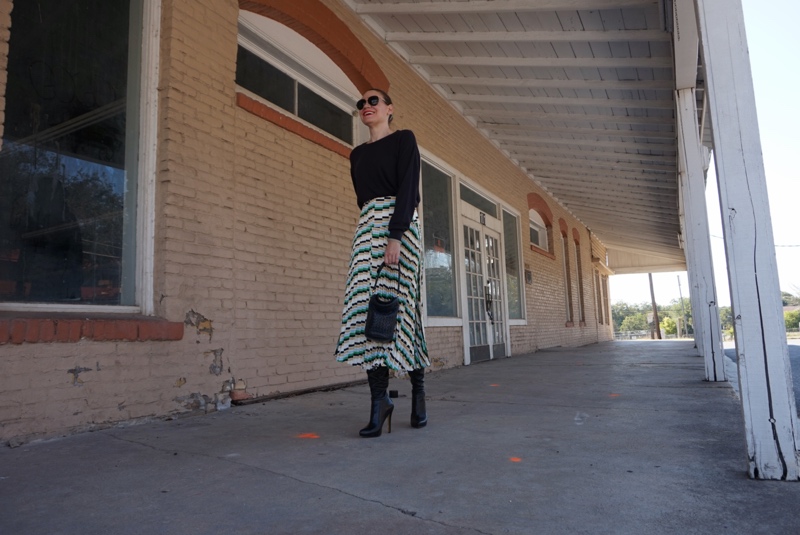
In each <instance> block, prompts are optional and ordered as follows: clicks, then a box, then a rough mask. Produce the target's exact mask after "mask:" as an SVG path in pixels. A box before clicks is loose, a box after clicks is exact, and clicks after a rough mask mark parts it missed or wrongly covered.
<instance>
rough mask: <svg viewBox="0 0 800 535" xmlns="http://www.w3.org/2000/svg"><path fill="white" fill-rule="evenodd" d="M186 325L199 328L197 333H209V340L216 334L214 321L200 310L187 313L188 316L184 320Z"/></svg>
mask: <svg viewBox="0 0 800 535" xmlns="http://www.w3.org/2000/svg"><path fill="white" fill-rule="evenodd" d="M183 323H184V325H189V326H192V327H194V328H196V329H197V334H198V335H201V334H207V335H208V341H209V342H210V341H211V337H212V336H213V335H214V325H213V322H212V321H211V320H210V319H208V318H206V317H205V316H203V315H202V314H200V313H199V312H195V311H194V310H190V311H189V312H187V313H186V318H185V319H184V320H183Z"/></svg>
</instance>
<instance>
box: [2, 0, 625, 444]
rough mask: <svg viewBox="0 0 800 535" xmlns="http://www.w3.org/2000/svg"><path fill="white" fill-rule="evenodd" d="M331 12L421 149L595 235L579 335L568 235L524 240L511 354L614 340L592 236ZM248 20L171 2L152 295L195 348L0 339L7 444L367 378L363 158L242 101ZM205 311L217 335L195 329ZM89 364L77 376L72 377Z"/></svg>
mask: <svg viewBox="0 0 800 535" xmlns="http://www.w3.org/2000/svg"><path fill="white" fill-rule="evenodd" d="M323 3H324V4H325V5H326V6H328V7H329V8H330V9H331V10H333V11H334V12H335V13H337V14H338V15H339V16H340V17H341V18H342V19H343V20H344V21H345V22H346V23H347V24H348V26H350V27H351V28H352V29H353V30H354V32H355V34H356V35H357V37H359V38H360V39H361V40H362V41H363V42H364V44H365V45H366V48H367V49H368V50H370V51H372V52H373V53H374V56H375V59H376V60H377V62H378V64H379V65H380V66H381V67H382V68H383V69H384V72H385V74H386V75H387V76H388V78H389V80H390V81H391V87H390V91H391V95H392V98H393V99H394V101H395V103H396V106H395V108H396V113H395V119H396V120H395V123H394V124H395V126H396V127H397V128H410V129H413V130H414V132H415V134H416V135H417V138H418V141H419V143H420V145H421V146H422V147H424V148H425V149H427V150H428V151H430V152H431V153H433V154H435V155H436V156H437V158H439V159H441V160H443V161H445V162H447V164H448V165H449V166H450V167H451V168H452V169H453V170H455V171H456V172H457V173H459V174H461V175H463V176H465V177H468V178H469V179H471V180H473V181H475V182H477V183H478V184H480V185H481V186H482V187H483V188H485V189H486V190H488V191H489V192H491V193H492V194H493V195H495V196H496V197H497V198H499V199H502V201H503V202H504V203H506V204H507V205H509V206H512V207H513V208H514V209H515V210H517V211H518V212H519V214H520V215H521V224H522V229H521V230H523V231H522V232H521V236H523V237H525V236H527V232H525V231H524V229H525V228H526V219H527V213H528V206H527V200H526V199H527V195H528V193H530V192H535V193H538V194H540V195H542V196H543V197H544V198H546V199H548V201H549V205H550V208H551V209H552V211H553V216H554V218H555V221H558V219H559V218H564V219H565V220H566V221H567V222H568V224H569V226H570V229H572V228H576V229H578V231H579V232H580V233H581V255H582V258H583V273H582V275H583V277H582V283H583V285H584V295H585V309H586V325H585V326H580V325H578V323H577V320H576V324H575V326H574V327H565V321H566V318H565V313H564V300H563V295H564V291H565V289H564V278H563V272H562V257H561V247H560V242H558V241H557V242H556V244H555V245H556V246H555V247H554V251H555V256H556V258H555V259H551V258H548V257H546V256H543V255H541V254H537V253H535V252H533V251H531V250H530V248H529V247H527V244H523V251H524V255H523V262H524V264H525V265H526V266H528V267H529V269H531V270H532V272H533V284H532V285H525V291H526V296H525V297H526V300H525V301H526V303H525V305H526V315H527V318H528V324H527V325H526V326H514V327H512V328H511V345H512V354H521V353H527V352H532V351H536V350H537V349H539V348H547V347H553V346H570V345H572V346H574V345H581V344H587V343H592V342H596V341H598V340H606V339H609V338H610V331H609V330H608V326H607V325H602V326H598V324H597V318H596V306H595V301H594V296H595V292H594V291H593V288H594V286H593V273H594V271H593V269H592V264H591V246H592V240H591V239H590V238H589V234H588V232H587V230H586V229H585V227H583V226H582V225H581V224H580V223H579V222H578V221H577V220H576V219H575V218H573V217H572V216H571V215H570V214H569V213H568V212H567V211H566V210H565V209H564V208H563V207H561V206H559V205H558V204H557V203H556V202H554V201H553V200H552V199H550V198H549V197H548V196H547V194H546V193H545V192H544V191H542V190H541V189H539V188H538V187H537V186H536V185H535V184H534V183H533V182H532V181H531V180H530V178H528V177H527V176H526V175H525V174H523V173H522V172H521V171H520V170H519V169H518V168H517V167H515V166H514V165H513V164H512V163H511V162H510V161H509V160H508V159H507V158H506V157H504V156H503V155H502V154H501V153H500V152H499V151H497V149H496V148H495V147H494V146H493V145H491V144H490V143H489V142H488V141H487V140H486V139H485V138H484V137H483V136H482V135H481V134H480V133H478V132H477V131H476V130H475V129H474V128H473V127H472V126H471V125H469V124H468V123H467V122H466V121H465V120H464V119H463V118H462V117H461V116H460V115H459V114H458V113H457V112H456V111H455V110H454V109H453V108H452V107H451V106H450V105H449V104H447V103H446V102H445V101H444V100H442V99H441V98H440V97H439V96H438V94H437V93H435V92H434V91H433V90H432V89H431V88H430V87H429V86H428V85H427V84H426V83H425V82H424V81H423V80H422V79H421V78H420V77H419V76H418V75H417V74H416V73H415V72H414V71H413V70H411V69H410V68H409V67H408V66H407V65H406V64H405V63H404V62H403V61H402V60H401V59H400V58H399V57H398V56H397V55H396V54H395V53H394V52H392V51H391V50H390V49H389V48H388V47H386V46H385V44H384V43H383V42H382V41H381V40H380V39H379V38H378V37H376V36H375V35H374V34H373V33H372V32H371V31H370V30H369V29H368V28H367V27H366V26H364V25H363V24H362V23H361V22H360V20H359V19H358V18H357V17H356V16H355V15H354V14H353V13H352V12H351V11H350V10H349V8H347V7H346V6H345V5H344V3H343V2H340V1H339V0H325V1H324V2H323ZM7 5H9V4H8V1H7V0H5V1H3V2H0V23H2V21H3V17H5V16H6V15H4V13H6V10H4V9H3V7H2V6H7ZM237 15H238V4H237V2H236V1H235V0H164V2H163V14H162V21H163V23H162V47H161V54H162V57H161V79H160V83H159V106H160V107H159V129H158V135H159V142H158V155H157V161H158V170H157V192H156V202H157V212H156V213H157V222H156V257H155V266H156V269H155V272H156V278H155V288H156V293H155V296H154V300H155V305H156V310H157V313H158V315H159V316H161V317H163V318H166V319H168V320H171V321H184V319H186V320H187V321H188V322H189V323H191V324H192V325H188V326H187V330H186V336H185V337H184V340H182V341H180V342H115V343H111V342H89V341H82V342H79V343H74V344H67V343H63V344H22V345H18V346H12V345H5V346H1V347H2V350H1V351H2V354H3V358H4V365H6V370H7V373H6V374H5V375H3V376H0V392H2V393H3V396H2V401H0V438H4V439H9V438H11V437H19V436H30V435H51V434H54V433H58V432H62V431H65V430H69V429H83V428H86V427H91V426H93V425H103V424H107V423H109V422H115V421H120V420H128V419H132V418H140V417H146V416H153V415H165V414H169V413H172V412H176V411H185V410H189V409H190V408H192V407H196V402H197V399H198V397H202V396H206V397H207V398H208V399H212V398H213V397H214V395H215V394H216V393H219V392H220V391H221V390H222V387H223V382H224V381H226V380H230V379H231V378H235V379H244V380H245V381H246V383H247V387H248V392H250V393H251V394H254V395H257V396H262V395H269V394H275V393H279V392H289V391H294V390H301V389H306V388H312V387H317V386H323V385H331V384H336V383H343V382H347V381H352V380H356V379H361V378H363V377H364V375H363V372H362V371H361V370H360V369H359V368H353V367H350V366H346V365H342V364H338V363H336V362H335V361H334V359H333V350H334V345H335V342H336V339H337V336H338V331H339V324H340V313H341V307H342V293H343V289H344V279H345V275H346V268H347V262H348V256H349V250H350V243H351V239H352V232H353V227H354V225H355V222H356V216H357V207H356V203H355V197H354V194H353V192H352V185H351V182H350V178H349V167H348V161H347V159H346V158H344V157H342V156H341V155H338V154H336V153H334V152H331V151H330V150H327V149H324V148H322V147H320V146H319V145H317V144H315V143H313V142H311V141H308V140H306V139H304V138H302V137H300V136H298V135H296V134H294V133H291V132H289V131H287V130H285V129H283V128H281V127H278V126H276V125H274V124H272V123H270V122H268V121H265V120H263V119H261V118H259V117H257V116H255V115H253V114H251V113H249V112H247V111H245V110H243V109H242V108H239V107H238V106H236V104H235V83H234V75H235V59H236V37H237V35H236V33H237ZM0 46H1V45H0ZM0 52H1V50H0ZM554 234H555V237H556V238H558V233H557V231H556V232H554ZM571 264H572V268H573V270H574V269H575V262H574V258H573V260H572V262H571ZM573 281H574V284H576V285H577V284H578V281H577V276H576V275H573ZM573 293H574V296H575V299H577V296H578V292H577V286H575V291H574V292H573ZM576 310H577V305H576ZM203 319H205V320H208V321H209V322H210V323H204V324H203V326H207V325H210V329H200V328H197V327H196V325H197V323H198V322H199V321H202V320H203ZM427 334H428V346H429V349H430V354H431V357H432V359H433V362H434V368H440V367H451V366H458V365H461V364H463V361H464V355H463V338H462V329H461V328H460V327H436V328H434V327H429V328H427ZM79 369H84V371H82V372H80V373H78V375H77V379H76V377H75V373H71V372H70V371H69V370H79ZM217 372H219V373H218V374H217ZM193 403H194V405H193Z"/></svg>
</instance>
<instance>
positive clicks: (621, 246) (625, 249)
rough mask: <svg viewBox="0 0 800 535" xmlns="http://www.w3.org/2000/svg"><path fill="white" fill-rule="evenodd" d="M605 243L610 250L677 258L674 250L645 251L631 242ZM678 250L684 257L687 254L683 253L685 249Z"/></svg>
mask: <svg viewBox="0 0 800 535" xmlns="http://www.w3.org/2000/svg"><path fill="white" fill-rule="evenodd" d="M605 245H606V246H607V247H606V249H607V250H609V251H610V250H614V251H620V252H623V253H629V254H646V255H650V256H660V257H662V258H671V259H674V258H675V252H673V253H672V254H670V253H667V252H660V251H659V252H656V251H646V252H645V251H643V250H642V249H641V248H639V247H630V244H624V243H623V244H616V245H614V246H613V247H611V246H609V244H607V243H606V244H605ZM677 252H678V253H679V256H680V257H684V256H685V255H684V254H683V249H679V250H678V251H677ZM684 261H685V260H684Z"/></svg>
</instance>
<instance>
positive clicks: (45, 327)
mask: <svg viewBox="0 0 800 535" xmlns="http://www.w3.org/2000/svg"><path fill="white" fill-rule="evenodd" d="M55 336H56V325H55V322H54V321H53V320H42V321H41V323H40V324H39V340H38V341H39V342H52V341H53V340H54V339H55Z"/></svg>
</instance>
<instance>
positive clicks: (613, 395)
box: [608, 394, 622, 398]
mask: <svg viewBox="0 0 800 535" xmlns="http://www.w3.org/2000/svg"><path fill="white" fill-rule="evenodd" d="M621 395H622V394H609V395H608V397H610V398H618V397H620V396H621Z"/></svg>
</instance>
